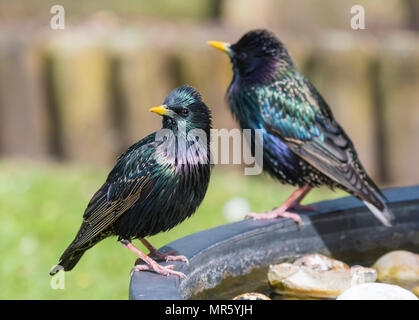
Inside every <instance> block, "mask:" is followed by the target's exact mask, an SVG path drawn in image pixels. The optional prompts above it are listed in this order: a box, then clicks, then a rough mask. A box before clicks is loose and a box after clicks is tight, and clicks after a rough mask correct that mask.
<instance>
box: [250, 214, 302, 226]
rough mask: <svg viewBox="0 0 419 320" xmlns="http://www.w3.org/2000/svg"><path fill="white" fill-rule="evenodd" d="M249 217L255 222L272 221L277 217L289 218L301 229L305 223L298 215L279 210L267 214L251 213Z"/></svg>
mask: <svg viewBox="0 0 419 320" xmlns="http://www.w3.org/2000/svg"><path fill="white" fill-rule="evenodd" d="M247 217H248V218H250V219H253V220H272V219H275V218H277V217H283V218H288V219H291V220H293V221H295V222H296V223H297V224H298V227H299V228H300V227H301V225H302V223H303V221H302V220H301V217H300V215H298V214H297V213H293V212H288V211H278V210H272V211H268V212H265V213H253V212H251V213H249V214H247Z"/></svg>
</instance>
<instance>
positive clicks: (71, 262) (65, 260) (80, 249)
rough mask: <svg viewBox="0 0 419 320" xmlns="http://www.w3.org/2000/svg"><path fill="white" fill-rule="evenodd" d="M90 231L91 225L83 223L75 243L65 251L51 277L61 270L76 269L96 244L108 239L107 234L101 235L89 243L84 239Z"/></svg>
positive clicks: (91, 239) (51, 272)
mask: <svg viewBox="0 0 419 320" xmlns="http://www.w3.org/2000/svg"><path fill="white" fill-rule="evenodd" d="M88 229H89V225H88V224H87V223H83V224H82V225H81V227H80V229H79V231H78V233H77V235H76V237H75V239H74V240H73V242H72V243H71V244H70V245H69V246H68V248H67V249H66V250H65V251H64V253H63V254H62V255H61V257H60V260H59V261H58V264H57V265H56V266H55V267H54V268H52V270H51V271H50V273H49V274H50V275H51V276H53V275H54V274H56V273H57V272H58V271H60V270H64V271H70V270H72V269H73V268H74V266H75V265H76V264H77V263H78V262H79V260H80V258H81V257H82V256H83V254H84V253H85V252H86V251H87V250H88V249H90V248H91V247H93V246H94V245H95V244H96V243H98V242H99V241H101V240H103V239H105V238H106V236H107V234H106V233H100V234H98V235H96V236H94V237H93V238H90V239H88V240H87V241H86V240H85V239H84V237H83V236H84V235H85V232H86V231H87V230H88Z"/></svg>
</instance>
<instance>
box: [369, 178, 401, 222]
mask: <svg viewBox="0 0 419 320" xmlns="http://www.w3.org/2000/svg"><path fill="white" fill-rule="evenodd" d="M367 179H368V180H367V182H368V183H367V184H364V188H363V191H364V192H363V196H361V199H362V200H363V201H364V203H365V205H366V206H367V207H368V209H369V210H370V211H371V212H372V213H373V214H374V216H375V217H376V218H377V219H378V220H380V222H381V223H382V224H383V225H385V226H386V227H391V225H392V224H393V222H394V221H395V217H394V214H393V213H392V212H391V210H390V209H389V208H388V207H387V204H386V199H385V196H384V194H383V193H382V192H381V191H380V189H379V188H378V187H377V186H376V185H375V184H374V182H373V181H372V180H371V179H370V178H369V177H368V178H367Z"/></svg>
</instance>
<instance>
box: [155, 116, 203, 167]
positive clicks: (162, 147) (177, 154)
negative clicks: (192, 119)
mask: <svg viewBox="0 0 419 320" xmlns="http://www.w3.org/2000/svg"><path fill="white" fill-rule="evenodd" d="M178 124H179V125H178V126H177V127H176V128H174V127H172V128H171V129H170V130H168V129H167V128H163V129H161V130H160V131H158V132H157V133H156V140H158V141H159V143H158V144H157V147H156V150H155V158H156V160H157V161H158V162H159V163H160V164H161V165H164V166H165V167H167V168H168V169H169V170H170V171H172V172H179V171H183V172H184V173H190V172H193V170H194V169H193V168H196V167H201V166H208V165H209V163H210V141H211V138H210V128H208V130H207V131H206V130H204V129H197V128H187V126H186V124H185V123H178Z"/></svg>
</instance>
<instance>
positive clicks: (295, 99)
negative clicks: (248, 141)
mask: <svg viewBox="0 0 419 320" xmlns="http://www.w3.org/2000/svg"><path fill="white" fill-rule="evenodd" d="M231 50H232V51H233V52H234V54H232V55H231V59H232V63H233V71H234V77H233V80H232V82H231V84H230V87H229V89H228V91H227V98H228V102H229V105H230V108H231V111H232V112H233V115H234V116H235V117H236V118H237V120H238V121H239V123H240V125H241V127H242V128H243V129H244V128H251V129H262V130H263V132H264V135H263V137H264V148H263V151H264V163H263V166H264V169H265V170H266V171H267V172H269V173H270V174H271V175H272V176H274V177H275V178H277V179H278V180H280V181H281V182H283V183H287V184H292V185H299V186H303V185H306V184H308V185H310V186H318V185H327V186H329V187H331V188H334V187H339V188H342V189H344V190H346V191H347V192H349V193H351V194H353V195H355V196H356V197H358V198H359V199H361V200H364V201H366V202H369V203H371V204H373V205H374V206H375V207H376V208H378V209H379V210H381V211H386V213H385V215H387V211H388V210H387V207H386V205H385V203H384V196H383V194H382V193H381V191H380V190H379V188H378V187H377V186H376V185H375V183H374V182H373V181H372V179H371V178H370V177H369V176H368V175H367V174H366V171H365V170H364V168H363V166H362V164H361V163H360V161H359V158H358V156H357V153H356V151H355V148H354V146H353V144H352V142H351V140H350V138H349V137H348V136H347V134H346V133H345V132H344V130H343V129H342V127H341V126H340V125H339V124H338V123H337V121H336V120H335V119H334V117H333V114H332V112H331V110H330V108H329V106H328V105H327V103H326V102H325V101H324V99H323V98H322V97H321V95H320V94H319V93H318V92H317V90H316V89H315V88H314V86H313V85H312V84H311V83H310V82H309V81H308V80H307V79H306V78H305V77H304V76H303V75H302V74H301V73H299V71H298V70H297V68H296V67H295V65H294V63H293V61H292V59H291V57H290V56H289V54H288V52H287V50H286V48H285V46H284V45H283V44H282V43H281V42H280V41H279V40H277V39H276V38H275V36H274V35H273V34H271V33H269V32H267V31H264V30H257V31H251V32H249V33H247V34H246V35H245V36H243V37H242V38H241V39H240V40H239V41H238V42H237V43H236V44H233V45H231ZM252 143H253V142H252ZM388 218H389V220H390V219H391V218H392V217H391V214H390V213H388Z"/></svg>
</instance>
